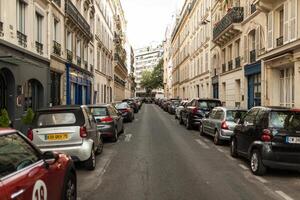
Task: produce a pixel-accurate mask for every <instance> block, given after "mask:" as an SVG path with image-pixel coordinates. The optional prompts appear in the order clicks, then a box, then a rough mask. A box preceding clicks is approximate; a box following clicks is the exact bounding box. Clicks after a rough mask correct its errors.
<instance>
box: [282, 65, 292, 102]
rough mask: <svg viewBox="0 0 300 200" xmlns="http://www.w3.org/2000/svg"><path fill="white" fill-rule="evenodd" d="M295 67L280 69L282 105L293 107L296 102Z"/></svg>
mask: <svg viewBox="0 0 300 200" xmlns="http://www.w3.org/2000/svg"><path fill="white" fill-rule="evenodd" d="M294 81H295V76H294V68H287V69H282V70H280V106H286V107H293V106H294V104H295V84H294Z"/></svg>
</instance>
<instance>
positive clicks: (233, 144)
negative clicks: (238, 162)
mask: <svg viewBox="0 0 300 200" xmlns="http://www.w3.org/2000/svg"><path fill="white" fill-rule="evenodd" d="M230 155H231V156H232V157H234V158H236V157H238V153H237V149H236V139H235V138H232V139H231V141H230Z"/></svg>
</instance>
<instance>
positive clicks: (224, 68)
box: [222, 64, 226, 73]
mask: <svg viewBox="0 0 300 200" xmlns="http://www.w3.org/2000/svg"><path fill="white" fill-rule="evenodd" d="M222 72H223V73H224V72H226V64H222Z"/></svg>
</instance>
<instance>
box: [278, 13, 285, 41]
mask: <svg viewBox="0 0 300 200" xmlns="http://www.w3.org/2000/svg"><path fill="white" fill-rule="evenodd" d="M283 17H284V15H283V9H281V10H280V11H279V36H280V37H283V26H284V21H283Z"/></svg>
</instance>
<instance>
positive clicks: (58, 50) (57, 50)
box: [53, 40, 61, 56]
mask: <svg viewBox="0 0 300 200" xmlns="http://www.w3.org/2000/svg"><path fill="white" fill-rule="evenodd" d="M53 53H55V54H56V55H58V56H60V55H61V45H60V44H59V43H58V42H56V41H55V40H54V41H53Z"/></svg>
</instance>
